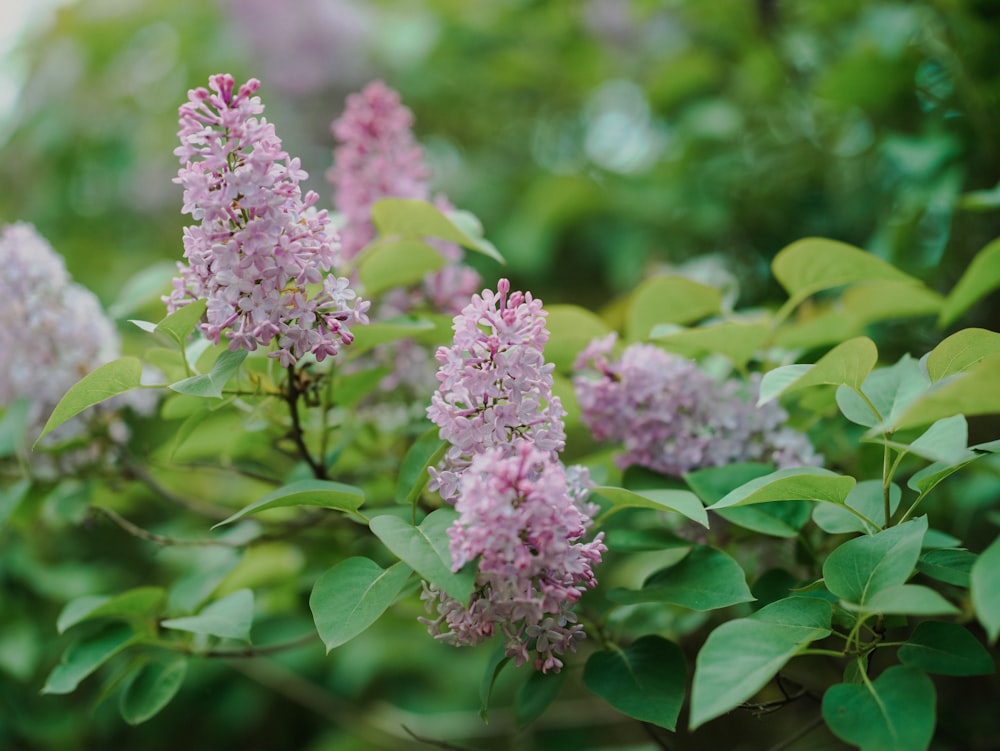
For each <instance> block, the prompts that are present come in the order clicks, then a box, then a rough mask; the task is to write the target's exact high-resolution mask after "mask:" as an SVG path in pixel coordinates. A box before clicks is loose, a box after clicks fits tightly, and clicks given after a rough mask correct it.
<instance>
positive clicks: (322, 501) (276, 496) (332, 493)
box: [212, 480, 365, 529]
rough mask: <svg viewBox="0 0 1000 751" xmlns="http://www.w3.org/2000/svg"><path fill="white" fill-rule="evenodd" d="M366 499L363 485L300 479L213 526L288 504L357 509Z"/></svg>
mask: <svg viewBox="0 0 1000 751" xmlns="http://www.w3.org/2000/svg"><path fill="white" fill-rule="evenodd" d="M364 501H365V494H364V491H362V490H361V488H356V487H354V486H353V485H345V484H344V483H342V482H333V481H332V480H299V481H298V482H293V483H291V484H289V485H285V486H284V487H282V488H279V489H278V490H275V491H274V492H273V493H268V494H267V495H266V496H264V497H263V498H261V499H260V500H259V501H256V502H254V503H251V504H250V505H249V506H246V507H245V508H242V509H240V510H239V511H237V512H236V513H235V514H233V515H232V516H230V517H229V518H227V519H224V520H222V521H221V522H219V523H218V524H216V525H215V526H213V527H212V529H215V528H216V527H221V526H222V525H223V524H231V523H232V522H234V521H236V520H237V519H242V518H243V517H244V516H247V515H249V514H256V513H259V512H261V511H266V510H268V509H272V508H283V507H285V506H319V507H320V508H330V509H337V510H338V511H357V510H358V509H359V508H361V504H362V503H364Z"/></svg>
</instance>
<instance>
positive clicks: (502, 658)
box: [479, 646, 510, 723]
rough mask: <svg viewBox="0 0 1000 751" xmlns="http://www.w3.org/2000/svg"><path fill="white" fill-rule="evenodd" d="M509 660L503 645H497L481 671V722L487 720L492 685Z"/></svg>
mask: <svg viewBox="0 0 1000 751" xmlns="http://www.w3.org/2000/svg"><path fill="white" fill-rule="evenodd" d="M509 662H510V658H509V657H508V656H507V654H506V650H505V649H504V647H503V646H500V647H498V648H497V649H496V650H494V652H493V656H492V657H490V661H489V664H488V665H487V666H486V672H485V673H483V678H482V680H481V681H480V682H479V717H480V719H482V721H483V722H486V723H488V722H489V720H488V719H487V718H488V714H489V708H490V697H491V696H492V695H493V687H494V686H495V685H496V682H497V678H499V677H500V673H501V671H503V669H504V668H505V667H507V664H508V663H509Z"/></svg>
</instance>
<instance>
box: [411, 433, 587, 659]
mask: <svg viewBox="0 0 1000 751" xmlns="http://www.w3.org/2000/svg"><path fill="white" fill-rule="evenodd" d="M576 474H577V476H576V478H575V479H574V482H575V483H576V484H577V487H578V488H579V487H581V483H582V482H583V478H582V476H581V475H580V474H579V472H577V473H576ZM587 484H588V485H589V481H587ZM569 488H570V481H569V479H568V478H567V472H566V470H565V469H564V468H563V465H562V463H561V462H560V461H558V459H555V458H554V457H553V455H552V452H550V451H543V450H539V449H538V448H535V447H534V446H532V444H531V442H530V441H529V440H526V439H520V440H518V441H517V442H516V444H515V445H514V446H512V447H508V446H496V447H493V448H489V449H486V450H484V451H483V452H481V453H478V454H476V456H475V457H474V458H473V459H472V461H471V463H470V464H469V466H468V468H467V469H466V470H465V471H464V472H463V473H462V476H461V482H460V490H459V494H458V499H457V501H456V504H455V508H456V509H457V510H458V512H459V518H458V520H457V521H456V522H455V524H454V525H453V526H452V528H451V529H450V530H449V535H450V537H451V557H452V565H453V568H454V570H456V571H458V570H459V569H461V568H462V567H463V566H464V565H466V564H468V563H471V562H476V565H477V566H478V573H477V575H476V584H475V590H474V592H473V595H472V599H471V601H470V603H469V604H468V605H467V606H463V605H462V604H461V603H459V602H457V601H456V600H454V599H452V598H450V597H449V596H448V595H446V594H445V593H443V592H441V591H439V590H437V589H436V588H434V587H432V586H426V587H425V591H424V600H425V601H426V603H427V606H428V610H429V611H430V612H431V613H432V614H433V613H434V612H435V611H436V613H437V618H435V619H433V620H431V619H422V620H423V622H424V623H426V624H427V625H428V627H429V628H430V631H431V633H432V634H434V635H435V637H436V638H438V639H440V640H442V641H444V642H446V643H449V644H453V645H456V646H467V645H474V644H478V643H479V642H481V641H482V640H483V639H485V638H487V637H489V636H492V635H493V634H494V633H499V634H500V635H502V637H503V640H504V644H505V647H506V652H507V655H508V656H509V657H511V658H512V659H513V660H514V661H515V663H516V664H518V665H520V664H522V663H524V662H525V661H527V660H529V659H531V653H532V652H533V653H534V659H533V664H534V667H535V669H536V670H541V671H543V672H549V671H558V670H559V669H560V668H562V661H561V660H560V659H559V658H558V656H557V655H562V654H565V653H566V652H569V651H573V650H575V648H576V642H577V641H579V640H580V639H582V638H584V633H583V627H582V626H581V625H580V624H578V623H577V622H576V616H575V614H574V613H573V610H572V608H573V605H574V604H575V603H576V602H577V600H578V599H579V598H580V594H581V593H582V592H583V591H585V590H586V589H590V588H593V587H594V586H595V585H596V583H597V581H596V579H595V578H594V573H593V566H595V565H596V564H598V563H600V561H601V554H602V553H603V552H604V551H605V550H606V549H607V548H606V547H605V545H604V543H603V533H601V534H599V535H598V536H597V537H596V538H595V539H594V540H592V541H591V542H588V543H582V542H579V540H580V538H581V537H582V536H583V535H584V533H585V532H586V530H587V528H588V527H589V526H590V525H591V523H592V522H591V514H590V513H588V512H587V511H584V510H583V509H581V507H580V505H579V504H578V502H577V501H578V499H577V498H574V497H573V494H571V492H570V490H569ZM588 511H590V509H588Z"/></svg>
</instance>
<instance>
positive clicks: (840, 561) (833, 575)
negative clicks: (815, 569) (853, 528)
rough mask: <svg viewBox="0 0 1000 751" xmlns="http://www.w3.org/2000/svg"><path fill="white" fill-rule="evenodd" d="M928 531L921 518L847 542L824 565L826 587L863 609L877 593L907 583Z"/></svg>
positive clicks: (924, 518)
mask: <svg viewBox="0 0 1000 751" xmlns="http://www.w3.org/2000/svg"><path fill="white" fill-rule="evenodd" d="M926 532H927V517H925V516H922V517H920V518H919V519H914V520H912V521H909V522H905V523H903V524H898V525H896V526H894V527H889V529H887V530H885V531H883V532H879V533H878V534H875V535H866V536H863V537H856V538H854V539H853V540H848V541H847V542H845V543H844V544H843V545H841V546H840V547H838V548H837V549H835V550H834V551H833V552H832V553H830V555H829V556H827V559H826V561H824V562H823V578H824V580H825V581H826V587H827V589H829V590H830V592H832V593H833V594H835V595H837V597H840V598H842V599H843V600H846V601H847V602H849V603H854V604H856V605H860V606H864V605H865V604H866V603H867V602H868V600H869V599H870V598H871V597H873V596H874V595H875V594H876V593H878V592H880V591H881V590H883V589H887V588H888V587H894V586H896V585H899V584H905V583H906V580H907V579H909V578H910V575H911V574H912V573H913V569H914V567H915V566H916V565H917V559H918V558H919V557H920V547H921V543H922V542H923V539H924V534H925V533H926Z"/></svg>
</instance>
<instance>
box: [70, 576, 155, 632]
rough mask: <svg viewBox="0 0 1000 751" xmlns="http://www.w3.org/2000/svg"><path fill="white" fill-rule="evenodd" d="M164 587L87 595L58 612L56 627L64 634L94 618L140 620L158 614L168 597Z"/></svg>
mask: <svg viewBox="0 0 1000 751" xmlns="http://www.w3.org/2000/svg"><path fill="white" fill-rule="evenodd" d="M166 594H167V593H166V591H165V590H164V589H163V588H162V587H138V588H136V589H130V590H129V591H127V592H122V593H121V594H120V595H116V596H114V597H103V596H96V595H86V596H84V597H78V598H77V599H75V600H72V601H71V602H68V603H66V606H65V607H64V608H63V609H62V612H61V613H59V618H58V619H57V620H56V630H57V631H58V632H59V633H60V634H61V633H63V632H64V631H66V629H68V628H72V627H73V626H75V625H76V624H78V623H83V622H84V621H90V620H93V619H95V618H125V619H140V618H149V617H155V616H156V614H157V613H158V612H159V610H160V606H161V605H162V604H163V601H164V600H165V599H166Z"/></svg>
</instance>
